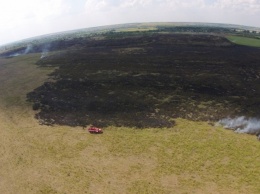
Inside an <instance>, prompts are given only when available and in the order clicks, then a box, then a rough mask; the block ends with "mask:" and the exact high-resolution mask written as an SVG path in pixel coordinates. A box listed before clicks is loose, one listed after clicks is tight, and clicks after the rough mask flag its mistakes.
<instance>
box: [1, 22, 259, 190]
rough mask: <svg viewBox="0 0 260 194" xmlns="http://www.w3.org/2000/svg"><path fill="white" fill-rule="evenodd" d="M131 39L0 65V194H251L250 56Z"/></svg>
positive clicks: (227, 47)
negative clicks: (230, 123) (229, 122)
mask: <svg viewBox="0 0 260 194" xmlns="http://www.w3.org/2000/svg"><path fill="white" fill-rule="evenodd" d="M153 27H154V26H153ZM147 28H149V26H148V27H147ZM135 29H138V27H137V28H134V27H133V26H131V28H130V30H129V31H127V30H126V31H125V32H120V33H119V34H117V33H115V32H114V31H112V32H107V33H101V34H95V35H93V36H90V37H87V38H74V39H73V38H71V39H68V40H62V41H56V42H53V43H52V44H49V43H48V46H46V45H45V43H42V45H36V46H35V47H34V48H32V50H31V52H29V53H27V54H21V55H19V56H16V55H15V54H17V52H18V53H19V52H20V53H22V51H23V49H24V48H18V49H16V50H15V51H8V52H7V53H4V54H1V56H0V83H1V84H0V138H1V139H0V193H7V194H9V193H10V194H13V193H21V194H23V193H25V194H30V193H32V194H34V193H39V194H47V193H48V194H49V193H58V194H60V193H62V194H64V193H129V194H130V193H149V194H150V193H165V194H166V193H167V194H168V193H174V194H175V193H177V194H185V193H197V194H200V193H206V194H208V193H211V194H217V193H221V194H222V193H223V194H240V193H241V194H244V193H250V194H251V193H252V194H258V193H260V186H259V178H258V177H259V174H260V153H259V148H260V143H259V141H257V140H256V136H253V135H248V134H238V133H234V132H233V131H232V130H226V129H224V128H223V127H221V126H219V125H218V121H219V120H220V119H222V118H227V117H229V116H233V117H235V116H248V117H257V116H258V115H259V114H260V112H259V104H260V99H259V98H258V96H259V94H260V82H259V81H260V68H259V61H260V54H259V52H260V51H259V49H258V48H254V47H244V46H240V45H236V44H234V43H232V42H230V41H228V40H227V39H226V38H224V37H223V36H217V35H216V34H194V33H190V34H187V33H186V34H182V33H176V34H175V33H165V34H161V33H154V32H150V33H149V31H140V32H135V31H134V30H135ZM42 48H44V49H42ZM46 48H48V49H49V50H48V52H47V51H46ZM42 50H44V52H42ZM245 64H246V65H245ZM90 125H95V126H97V127H101V128H102V129H103V131H104V133H103V134H99V135H94V134H90V133H88V132H87V127H88V126H90Z"/></svg>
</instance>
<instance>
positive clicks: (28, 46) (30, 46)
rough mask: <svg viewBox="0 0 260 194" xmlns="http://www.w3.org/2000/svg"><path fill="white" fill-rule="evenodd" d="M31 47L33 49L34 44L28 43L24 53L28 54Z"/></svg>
mask: <svg viewBox="0 0 260 194" xmlns="http://www.w3.org/2000/svg"><path fill="white" fill-rule="evenodd" d="M31 49H32V45H31V44H28V45H27V47H26V49H25V51H24V53H23V54H24V55H26V54H27V53H29V52H30V51H31Z"/></svg>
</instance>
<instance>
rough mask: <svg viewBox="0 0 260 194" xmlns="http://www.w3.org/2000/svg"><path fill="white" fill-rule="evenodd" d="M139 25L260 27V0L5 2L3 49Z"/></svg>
mask: <svg viewBox="0 0 260 194" xmlns="http://www.w3.org/2000/svg"><path fill="white" fill-rule="evenodd" d="M136 22H208V23H228V24H240V25H247V26H254V27H260V0H0V45H3V44H6V43H10V42H13V41H17V40H21V39H25V38H30V37H34V36H38V35H43V34H50V33H54V32H61V31H67V30H74V29H80V28H87V27H95V26H103V25H110V24H122V23H136Z"/></svg>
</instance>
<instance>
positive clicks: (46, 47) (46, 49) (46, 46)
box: [41, 44, 51, 59]
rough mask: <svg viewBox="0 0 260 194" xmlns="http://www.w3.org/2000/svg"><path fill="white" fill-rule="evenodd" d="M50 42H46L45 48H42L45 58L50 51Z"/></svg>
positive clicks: (42, 56)
mask: <svg viewBox="0 0 260 194" xmlns="http://www.w3.org/2000/svg"><path fill="white" fill-rule="evenodd" d="M50 46H51V45H50V44H46V45H45V46H44V47H43V48H42V54H41V59H43V58H44V57H46V56H47V55H48V53H49V49H50Z"/></svg>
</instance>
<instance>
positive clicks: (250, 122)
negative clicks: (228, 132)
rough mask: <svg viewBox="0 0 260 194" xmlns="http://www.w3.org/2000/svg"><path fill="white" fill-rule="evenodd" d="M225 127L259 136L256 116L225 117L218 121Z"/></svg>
mask: <svg viewBox="0 0 260 194" xmlns="http://www.w3.org/2000/svg"><path fill="white" fill-rule="evenodd" d="M219 123H220V124H221V125H223V126H224V127H225V128H227V129H232V130H234V131H235V132H237V133H248V134H252V135H257V136H258V138H260V120H259V119H257V118H246V117H244V116H241V117H236V118H233V119H232V118H225V119H222V120H220V121H219Z"/></svg>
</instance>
